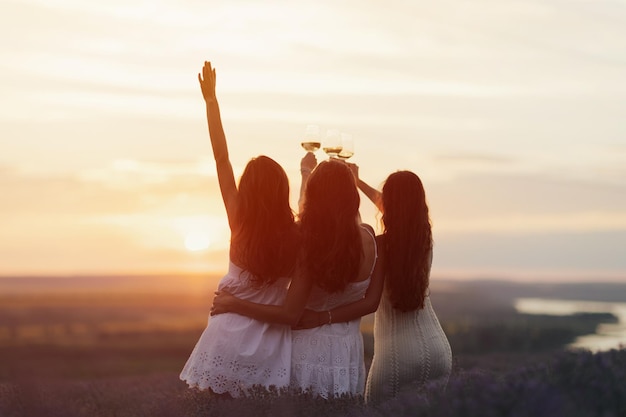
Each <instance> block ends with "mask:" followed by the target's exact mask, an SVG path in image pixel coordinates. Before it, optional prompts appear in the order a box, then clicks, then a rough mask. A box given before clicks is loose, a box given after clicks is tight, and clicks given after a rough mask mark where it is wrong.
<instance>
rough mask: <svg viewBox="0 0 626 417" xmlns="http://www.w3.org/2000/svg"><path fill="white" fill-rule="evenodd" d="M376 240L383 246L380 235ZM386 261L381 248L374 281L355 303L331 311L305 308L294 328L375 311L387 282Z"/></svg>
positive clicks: (349, 319) (336, 320)
mask: <svg viewBox="0 0 626 417" xmlns="http://www.w3.org/2000/svg"><path fill="white" fill-rule="evenodd" d="M376 242H377V244H378V247H379V248H381V247H382V246H381V238H380V236H379V237H377V238H376ZM384 262H385V260H384V251H382V250H381V251H379V252H378V259H377V260H376V266H375V267H374V272H373V273H372V281H371V282H370V285H369V287H367V291H366V292H365V296H364V297H363V298H361V299H360V300H358V301H355V302H353V303H350V304H346V305H343V306H340V307H337V308H334V309H332V310H330V312H329V311H313V310H305V311H304V313H303V314H302V317H301V318H300V321H299V322H298V324H297V325H296V326H294V328H295V329H310V328H312V327H318V326H322V325H324V324H330V323H343V322H346V321H352V320H355V319H358V318H359V317H363V316H366V315H368V314H370V313H373V312H375V311H376V309H378V304H379V302H380V297H381V295H382V293H383V288H384V284H385V273H384V267H385V264H384Z"/></svg>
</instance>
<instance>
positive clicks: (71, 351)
mask: <svg viewBox="0 0 626 417" xmlns="http://www.w3.org/2000/svg"><path fill="white" fill-rule="evenodd" d="M215 282H216V281H215V279H214V278H205V277H199V276H192V277H167V276H163V277H125V278H115V277H108V278H107V277H103V278H93V277H92V278H78V277H77V278H66V279H49V280H48V281H45V280H44V279H35V278H33V279H20V280H18V279H13V280H11V279H0V291H1V292H0V294H1V295H0V358H1V360H0V415H1V416H3V417H4V416H6V417H9V416H15V417H18V416H39V415H41V416H44V415H45V416H55V415H59V416H96V417H97V416H183V415H189V416H200V415H224V413H225V412H228V413H230V412H231V411H232V414H231V415H245V414H248V413H247V412H246V411H245V410H248V411H249V410H254V414H252V415H255V414H256V415H302V412H303V411H302V410H304V409H307V410H316V414H311V415H318V414H322V413H324V414H327V415H333V413H334V414H336V415H344V414H353V415H378V414H376V413H378V412H382V411H381V410H383V409H382V408H381V409H372V408H364V407H363V405H362V404H360V403H358V401H357V402H355V401H354V400H353V399H343V400H337V401H331V402H320V401H316V400H313V399H311V398H308V397H307V396H306V395H304V396H302V395H300V396H294V395H291V396H289V395H288V396H284V397H282V399H281V400H280V401H279V400H276V399H275V398H274V397H273V396H269V397H268V396H266V395H264V393H259V395H258V398H255V399H253V400H245V401H238V402H237V403H236V405H235V404H234V403H232V402H231V403H223V402H220V401H216V400H214V399H209V398H206V396H203V395H202V394H201V393H194V392H193V391H190V390H188V389H187V388H186V386H185V384H184V383H182V382H181V381H179V380H178V373H179V372H180V369H181V368H182V366H183V364H184V363H185V360H186V359H187V357H188V355H189V353H190V352H191V349H192V348H193V346H194V344H195V342H196V340H197V338H198V337H199V335H200V333H201V332H202V330H203V328H204V326H205V325H206V320H207V316H208V311H209V307H210V305H211V298H212V293H213V289H214V285H215ZM550 294H558V295H559V296H560V297H562V298H568V297H569V298H580V297H581V295H584V296H586V297H587V298H588V299H589V298H591V299H604V300H607V299H611V298H612V297H613V298H615V299H616V300H624V299H626V286H624V285H617V284H615V285H611V286H602V285H593V286H587V287H585V286H582V285H578V286H577V285H562V286H560V287H555V286H551V285H538V284H535V285H530V284H527V285H523V284H513V283H506V282H489V281H483V282H479V281H476V282H471V283H460V282H453V281H449V282H437V283H433V286H432V300H433V305H434V307H435V309H436V311H437V313H438V315H439V317H440V320H441V322H442V325H443V327H444V330H445V331H446V334H447V335H448V337H449V339H450V343H451V345H452V349H453V354H454V361H455V362H454V374H453V377H452V379H451V381H450V384H449V386H448V389H447V390H446V391H445V394H442V392H444V391H441V390H439V389H437V388H432V391H428V389H423V390H419V391H417V390H412V391H411V394H407V396H405V397H403V399H402V400H401V401H400V400H398V401H397V402H394V403H393V404H387V405H385V407H391V408H394V407H396V408H394V409H395V410H396V411H397V412H394V414H398V415H414V414H415V413H414V412H413V411H416V410H418V409H419V410H421V411H420V415H444V414H428V413H429V412H433V413H435V412H438V413H443V412H444V411H443V409H442V408H440V407H443V406H444V405H445V404H448V406H449V407H452V406H451V405H449V403H450V401H449V399H446V398H447V397H445V395H452V393H454V396H455V397H458V396H462V397H464V396H466V395H468V396H471V397H472V398H474V399H475V400H472V401H474V402H475V403H476V404H474V405H471V404H469V403H468V404H465V403H463V401H464V400H462V399H458V398H457V400H458V401H461V402H459V403H458V404H459V405H458V406H459V407H461V408H463V407H465V408H467V407H469V408H468V409H467V410H466V413H465V414H454V413H455V412H456V411H455V410H452V409H449V410H448V411H446V412H445V413H446V414H445V415H472V414H471V412H470V411H471V407H477V409H476V410H475V411H476V413H478V409H482V411H483V412H485V413H486V414H476V415H507V414H502V413H498V412H494V413H495V414H494V413H491V414H489V413H487V409H488V408H489V407H500V408H501V409H502V410H504V409H505V408H506V407H511V404H517V402H519V401H521V399H522V397H519V396H520V395H523V396H526V395H531V394H532V395H536V394H537V392H535V390H537V389H538V388H537V387H543V388H545V389H549V391H550V390H552V391H554V393H553V394H554V396H555V397H554V398H555V399H554V401H557V400H558V401H557V402H558V404H557V405H558V407H560V408H559V410H561V409H562V410H565V408H567V407H571V405H572V404H570V403H572V401H575V399H574V398H570V397H569V396H568V395H569V394H568V393H569V391H568V389H569V388H568V387H569V385H567V384H574V383H579V382H580V381H579V382H576V381H578V380H577V379H576V378H582V377H584V374H582V375H579V373H580V372H583V373H587V374H588V375H589V378H592V377H593V378H598V381H600V380H601V381H602V383H601V384H604V385H602V389H603V390H604V389H605V388H606V389H608V392H609V393H611V394H610V395H617V394H616V393H620V395H621V394H624V395H623V397H624V398H626V393H623V392H622V391H619V390H620V389H621V390H623V388H619V387H620V386H626V378H625V376H624V369H626V366H624V364H625V362H626V358H625V356H626V354H625V353H624V351H623V350H622V351H614V352H609V353H606V354H599V355H592V354H590V353H589V352H577V353H566V352H563V347H564V346H565V345H566V344H568V343H570V342H572V341H573V340H574V339H575V338H576V336H578V335H581V334H586V333H593V332H594V330H595V328H596V326H597V325H598V324H599V323H601V322H606V321H611V320H615V317H613V316H611V315H607V314H586V315H577V316H569V317H553V316H533V315H524V314H518V313H516V312H515V310H514V309H513V307H512V301H513V299H514V298H515V297H524V296H550ZM620 297H621V298H620ZM371 328H372V317H366V318H364V319H363V323H362V330H363V334H364V340H365V344H366V356H367V357H368V358H367V364H369V361H370V360H371V354H372V351H373V340H372V336H371ZM611 355H612V356H611ZM616 364H620V365H619V367H618V368H615V369H614V366H617V365H616ZM559 367H560V368H559ZM598 367H600V368H601V369H600V368H598ZM583 368H584V369H583ZM587 368H589V369H587ZM555 369H561V371H555ZM555 372H556V373H555ZM559 372H560V373H559ZM568 372H569V373H574V376H576V378H572V377H571V375H570V377H568V378H567V379H563V378H565V376H566V374H567V373H568ZM596 374H600V375H604V377H602V378H600V377H598V375H596ZM594 375H595V376H594ZM529 381H531V382H532V381H534V382H533V384H535V385H536V386H535V385H533V386H527V384H528V383H529ZM591 382H593V379H592V381H591ZM599 383H600V382H598V384H599ZM516 384H517V385H516ZM606 384H609V385H606ZM515 386H518V388H516V389H515V390H513V389H512V388H511V387H515ZM481 387H482V388H481ZM507 387H508V388H507ZM572 387H573V386H572ZM607 387H608V388H607ZM483 388H484V389H487V388H488V389H489V390H491V391H492V392H493V393H494V394H496V393H497V394H498V395H500V396H502V395H504V396H505V397H506V396H507V395H508V396H509V397H511V398H508V399H507V400H506V401H508V402H506V401H505V399H501V402H503V403H498V404H499V405H497V404H495V403H494V401H495V400H490V401H491V402H488V403H484V404H481V401H483V400H484V401H487V398H486V397H485V395H486V394H484V393H481V394H480V395H478V394H477V392H478V391H481V389H483ZM586 388H588V389H591V388H589V387H588V386H586ZM572 389H573V388H572ZM577 389H578V390H580V389H581V388H580V387H578V386H577ZM598 389H600V388H598ZM552 391H550V392H552ZM415 392H420V393H421V394H420V395H417V396H416V395H415ZM594 392H595V391H594ZM429 393H430V394H429ZM606 395H609V394H606ZM516 396H517V397H516ZM557 397H558V398H557ZM542 398H543V397H542ZM611 398H613V397H611ZM481 399H482V400H481ZM544 400H545V401H548V400H547V399H545V398H544ZM544 400H542V401H544ZM467 401H470V397H468V398H467ZM516 401H517V402H516ZM536 401H538V400H535V403H533V404H534V405H533V407H535V406H537V407H538V406H539V405H538V403H536ZM611 401H612V402H609V403H608V404H610V405H611V407H613V408H615V407H618V408H619V407H620V406H621V407H623V406H624V404H623V403H619V402H617V403H616V402H615V401H617V400H611ZM470 402H471V401H470ZM496 402H497V401H496ZM504 402H506V404H508V405H503V404H504ZM428 404H430V405H428ZM437 404H439V405H437ZM463 404H464V405H463ZM555 404H556V403H555ZM620 404H621V405H620ZM557 405H553V406H554V407H556V406H557ZM593 405H594V406H595V405H596V404H595V403H594V404H593ZM246 407H248V408H246ZM398 407H399V408H398ZM438 407H439V408H438ZM502 407H504V408H502ZM563 407H565V408H563ZM517 408H519V407H517ZM404 409H406V410H408V411H402V410H404ZM578 409H583V408H580V407H578ZM225 410H227V411H225ZM236 410H239V411H237V412H235V411H236ZM263 410H265V411H263ZM410 410H413V411H410ZM428 410H430V411H428ZM437 410H439V411H437ZM468 410H470V411H468ZM621 410H622V411H624V410H625V409H623V408H622V409H621ZM457 411H458V410H457ZM535 411H536V410H535ZM609 411H611V410H609ZM264 413H266V414H264ZM529 413H530V411H529ZM385 414H386V412H385V413H383V415H385ZM520 415H558V414H520ZM570 415H575V414H570ZM598 415H600V414H598ZM602 415H624V414H623V413H622V414H619V413H617V414H602Z"/></svg>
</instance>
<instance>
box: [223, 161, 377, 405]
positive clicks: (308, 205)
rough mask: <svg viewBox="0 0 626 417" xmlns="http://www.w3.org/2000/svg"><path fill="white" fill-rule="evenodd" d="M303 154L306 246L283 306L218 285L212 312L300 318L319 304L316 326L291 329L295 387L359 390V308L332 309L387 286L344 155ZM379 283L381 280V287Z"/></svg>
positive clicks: (327, 393) (319, 391)
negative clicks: (349, 315) (346, 313)
mask: <svg viewBox="0 0 626 417" xmlns="http://www.w3.org/2000/svg"><path fill="white" fill-rule="evenodd" d="M313 159H314V157H313V156H312V154H308V155H307V156H305V158H303V161H302V174H303V190H304V192H303V195H304V198H303V200H304V201H303V204H302V205H301V207H302V210H301V213H300V223H299V224H300V233H301V239H302V245H301V248H302V251H301V254H300V257H299V260H300V262H299V265H298V268H297V272H296V274H295V275H294V279H293V280H292V285H291V287H290V289H289V294H288V295H287V299H286V301H285V303H284V304H283V305H282V306H276V305H262V304H258V303H251V302H249V301H246V300H241V299H239V298H236V297H234V296H232V295H231V294H229V293H228V292H226V291H218V293H217V296H216V298H215V299H214V304H213V308H214V310H213V313H214V314H218V313H222V312H234V313H238V314H243V315H246V316H250V317H254V318H255V319H257V320H263V321H267V322H272V323H283V324H289V325H292V326H293V325H296V324H297V323H298V321H299V319H300V317H301V316H302V313H303V310H304V308H305V306H306V308H307V309H309V310H311V311H314V313H313V314H314V315H315V320H316V323H315V327H313V326H311V327H313V328H310V329H306V330H304V329H303V330H294V331H293V332H292V359H291V388H292V389H295V390H303V391H307V392H309V393H311V394H313V395H319V396H321V397H324V398H329V397H335V396H341V395H355V396H358V395H362V394H363V391H364V387H365V364H364V355H363V339H362V335H361V332H360V316H359V317H355V318H353V319H351V320H346V319H345V318H343V317H342V316H341V314H340V315H339V316H338V317H334V315H333V313H332V311H333V310H334V309H336V308H338V307H340V306H342V305H345V304H350V303H353V302H355V301H358V300H361V299H363V298H364V297H366V295H367V293H379V292H380V291H381V290H382V273H381V271H380V269H379V268H378V267H377V261H376V259H377V247H376V240H375V237H374V231H373V229H372V228H371V226H368V225H365V224H360V216H359V203H360V198H359V193H358V190H357V187H356V182H355V179H354V177H353V175H352V173H351V171H350V169H349V168H348V166H347V165H346V164H345V163H344V162H340V161H332V160H331V161H324V162H322V163H320V164H319V165H318V166H317V167H315V169H313V170H312V173H311V174H310V177H309V172H310V171H311V168H312V167H313V166H314V165H315V162H314V161H313V162H312V160H313ZM377 287H378V288H377Z"/></svg>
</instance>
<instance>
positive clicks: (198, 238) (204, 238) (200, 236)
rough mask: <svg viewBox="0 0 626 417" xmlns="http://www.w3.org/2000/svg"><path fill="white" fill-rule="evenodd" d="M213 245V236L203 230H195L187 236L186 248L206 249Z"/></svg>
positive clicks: (191, 249) (194, 249) (189, 249)
mask: <svg viewBox="0 0 626 417" xmlns="http://www.w3.org/2000/svg"><path fill="white" fill-rule="evenodd" d="M209 246H211V238H210V237H209V235H208V234H206V233H204V232H201V231H193V232H189V233H187V235H186V236H185V248H186V249H187V250H188V251H191V252H198V251H202V250H206V249H208V248H209Z"/></svg>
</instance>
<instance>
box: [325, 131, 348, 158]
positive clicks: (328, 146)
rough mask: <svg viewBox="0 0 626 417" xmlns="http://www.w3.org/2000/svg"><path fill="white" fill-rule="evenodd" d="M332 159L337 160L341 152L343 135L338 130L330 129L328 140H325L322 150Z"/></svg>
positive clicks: (327, 132) (327, 135) (327, 133)
mask: <svg viewBox="0 0 626 417" xmlns="http://www.w3.org/2000/svg"><path fill="white" fill-rule="evenodd" d="M322 149H323V150H324V152H326V154H327V155H328V156H329V157H331V158H336V157H337V155H339V153H340V152H341V149H343V148H342V147H341V135H340V134H339V130H337V129H328V130H327V131H326V138H325V139H324V147H323V148H322Z"/></svg>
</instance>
